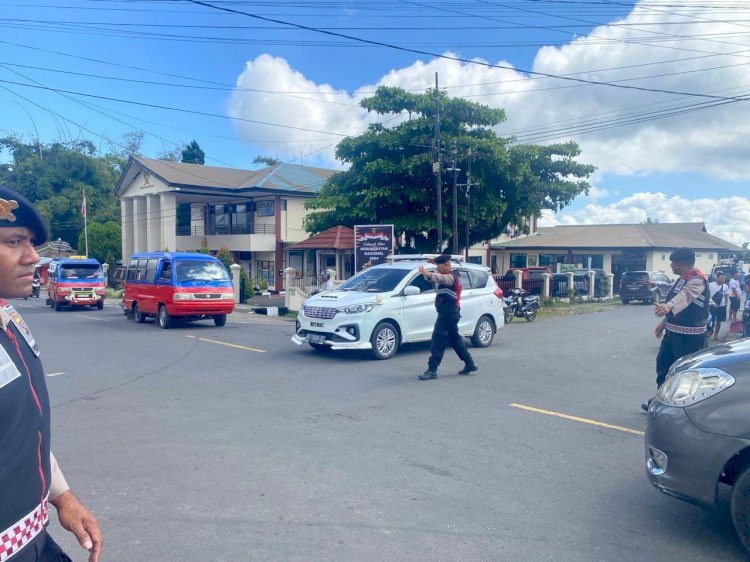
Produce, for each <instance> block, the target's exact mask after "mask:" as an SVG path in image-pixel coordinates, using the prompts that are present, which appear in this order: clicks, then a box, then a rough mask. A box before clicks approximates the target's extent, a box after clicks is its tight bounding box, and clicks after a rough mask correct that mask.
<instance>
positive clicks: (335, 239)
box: [291, 225, 354, 250]
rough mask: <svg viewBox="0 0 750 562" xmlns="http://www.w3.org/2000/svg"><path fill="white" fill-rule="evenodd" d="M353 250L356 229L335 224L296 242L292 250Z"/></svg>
mask: <svg viewBox="0 0 750 562" xmlns="http://www.w3.org/2000/svg"><path fill="white" fill-rule="evenodd" d="M331 248H333V249H334V250H352V249H354V230H352V229H351V228H349V227H346V226H341V225H338V226H334V227H333V228H329V229H328V230H324V231H323V232H319V233H318V234H316V235H315V236H311V237H310V238H308V239H307V240H303V241H302V242H298V243H296V244H295V245H294V246H292V247H291V249H292V250H305V249H307V250H328V249H331Z"/></svg>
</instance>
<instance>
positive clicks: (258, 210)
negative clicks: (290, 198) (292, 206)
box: [255, 201, 274, 217]
mask: <svg viewBox="0 0 750 562" xmlns="http://www.w3.org/2000/svg"><path fill="white" fill-rule="evenodd" d="M255 214H256V215H258V216H259V217H272V216H273V215H274V208H273V201H258V202H257V203H256V204H255Z"/></svg>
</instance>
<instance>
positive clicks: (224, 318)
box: [214, 314, 227, 326]
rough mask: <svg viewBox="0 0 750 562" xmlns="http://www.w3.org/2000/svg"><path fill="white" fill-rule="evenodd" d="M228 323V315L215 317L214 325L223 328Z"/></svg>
mask: <svg viewBox="0 0 750 562" xmlns="http://www.w3.org/2000/svg"><path fill="white" fill-rule="evenodd" d="M226 323H227V315H226V314H219V315H218V316H214V324H216V325H217V326H223V325H224V324H226Z"/></svg>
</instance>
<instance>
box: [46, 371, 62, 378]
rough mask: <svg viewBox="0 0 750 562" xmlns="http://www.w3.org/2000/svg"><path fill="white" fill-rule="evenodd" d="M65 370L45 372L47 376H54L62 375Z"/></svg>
mask: <svg viewBox="0 0 750 562" xmlns="http://www.w3.org/2000/svg"><path fill="white" fill-rule="evenodd" d="M64 374H65V371H60V372H59V373H47V376H48V377H56V376H58V375H64Z"/></svg>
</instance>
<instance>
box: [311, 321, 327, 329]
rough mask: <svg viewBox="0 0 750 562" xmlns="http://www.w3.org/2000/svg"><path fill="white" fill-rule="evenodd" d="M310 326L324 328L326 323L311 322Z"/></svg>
mask: <svg viewBox="0 0 750 562" xmlns="http://www.w3.org/2000/svg"><path fill="white" fill-rule="evenodd" d="M310 326H312V327H313V328H323V327H324V326H325V324H324V323H323V322H310Z"/></svg>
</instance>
